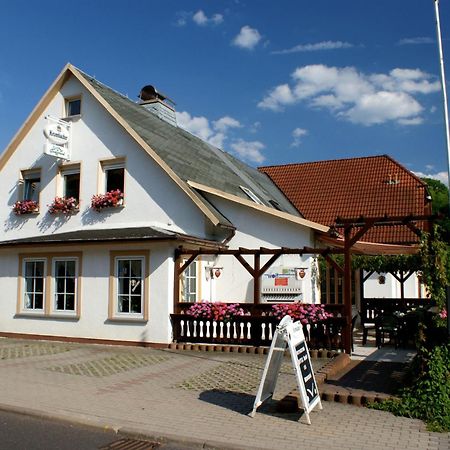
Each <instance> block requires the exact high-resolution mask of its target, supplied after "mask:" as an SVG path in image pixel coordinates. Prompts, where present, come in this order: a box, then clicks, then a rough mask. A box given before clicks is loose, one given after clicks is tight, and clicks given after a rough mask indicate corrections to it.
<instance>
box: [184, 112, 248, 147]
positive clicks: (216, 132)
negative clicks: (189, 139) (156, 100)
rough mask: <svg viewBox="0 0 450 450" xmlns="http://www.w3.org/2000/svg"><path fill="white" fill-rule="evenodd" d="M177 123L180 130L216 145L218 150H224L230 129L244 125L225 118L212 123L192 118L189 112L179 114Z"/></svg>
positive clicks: (202, 118) (201, 117) (203, 119)
mask: <svg viewBox="0 0 450 450" xmlns="http://www.w3.org/2000/svg"><path fill="white" fill-rule="evenodd" d="M177 122H178V126H179V127H180V128H184V129H185V130H186V131H189V133H192V134H195V135H196V136H198V137H199V138H200V139H203V140H204V141H206V142H208V143H209V144H211V145H214V146H215V147H218V148H223V146H224V143H225V141H226V140H227V139H228V137H229V136H228V135H227V132H228V131H229V130H230V128H240V127H241V126H242V125H241V124H240V122H239V121H238V120H236V119H234V118H233V117H230V116H224V117H221V118H220V119H219V120H216V121H213V122H212V125H211V124H210V121H209V120H208V119H207V118H206V117H203V116H199V117H195V116H191V115H190V114H189V113H188V112H186V111H183V112H177Z"/></svg>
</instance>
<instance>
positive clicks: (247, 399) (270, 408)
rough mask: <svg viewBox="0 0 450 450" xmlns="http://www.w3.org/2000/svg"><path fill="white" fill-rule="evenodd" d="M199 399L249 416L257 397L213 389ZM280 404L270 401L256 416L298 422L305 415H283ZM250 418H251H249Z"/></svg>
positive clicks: (295, 413)
mask: <svg viewBox="0 0 450 450" xmlns="http://www.w3.org/2000/svg"><path fill="white" fill-rule="evenodd" d="M199 399H200V400H202V401H204V402H207V403H211V404H212V405H216V406H220V407H222V408H226V409H229V410H231V411H235V412H237V413H240V414H242V415H245V416H248V415H249V414H250V412H251V411H252V410H253V404H254V402H255V396H254V395H249V394H246V393H244V392H234V391H225V390H220V389H211V390H208V391H203V392H201V393H200V395H199ZM277 407H278V402H277V401H275V400H272V399H270V400H268V401H266V402H265V403H264V404H263V405H261V406H260V407H259V408H258V410H257V412H256V414H266V415H269V416H275V417H282V418H283V419H287V420H291V421H293V422H298V421H299V419H300V417H301V416H302V415H303V411H301V410H300V411H296V412H289V413H283V412H280V411H278V408H277ZM249 418H250V417H249Z"/></svg>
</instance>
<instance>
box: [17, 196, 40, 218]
mask: <svg viewBox="0 0 450 450" xmlns="http://www.w3.org/2000/svg"><path fill="white" fill-rule="evenodd" d="M13 212H14V214H17V215H18V216H20V215H22V214H33V213H38V212H39V203H38V202H35V201H34V200H19V201H17V202H16V203H14V205H13Z"/></svg>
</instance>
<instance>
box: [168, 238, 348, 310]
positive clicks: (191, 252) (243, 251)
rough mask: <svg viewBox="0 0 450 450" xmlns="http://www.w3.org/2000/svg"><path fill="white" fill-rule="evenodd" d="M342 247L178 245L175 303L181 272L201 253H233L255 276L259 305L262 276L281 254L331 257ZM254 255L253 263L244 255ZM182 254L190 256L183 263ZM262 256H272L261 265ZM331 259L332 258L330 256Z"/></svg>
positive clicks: (254, 287) (253, 276)
mask: <svg viewBox="0 0 450 450" xmlns="http://www.w3.org/2000/svg"><path fill="white" fill-rule="evenodd" d="M342 253H343V251H342V249H339V248H330V247H327V248H312V247H301V248H288V247H281V248H276V249H271V248H264V247H261V248H258V249H249V248H242V247H240V248H239V249H237V250H230V249H227V248H217V249H211V248H198V249H189V248H185V247H183V246H180V247H178V248H177V249H176V250H175V286H174V303H175V305H176V304H178V303H179V300H180V290H179V283H178V280H179V279H180V276H181V274H182V273H183V272H184V271H185V270H186V269H187V268H188V267H189V265H190V264H191V263H192V262H193V261H194V260H195V259H196V258H197V257H198V256H200V255H231V256H234V257H235V258H236V259H237V260H238V261H239V262H240V263H241V265H242V266H243V267H244V268H245V270H247V272H248V273H249V274H250V275H251V276H252V278H253V303H254V304H255V305H258V304H259V303H260V297H261V276H262V275H263V274H264V273H265V272H266V271H267V270H268V269H269V267H270V266H271V265H272V264H273V263H274V262H275V261H276V260H277V259H278V258H279V257H280V256H281V255H300V256H303V255H308V254H309V255H322V256H324V257H325V258H329V255H330V254H342ZM249 255H250V256H253V265H251V264H250V263H248V262H247V261H246V260H245V259H244V256H249ZM182 256H189V258H188V259H187V260H186V261H185V262H184V263H182ZM261 256H270V258H269V260H268V261H267V262H265V263H264V265H263V266H261ZM330 259H331V258H330ZM332 261H333V260H332Z"/></svg>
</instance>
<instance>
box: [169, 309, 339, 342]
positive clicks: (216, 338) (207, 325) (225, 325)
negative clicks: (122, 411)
mask: <svg viewBox="0 0 450 450" xmlns="http://www.w3.org/2000/svg"><path fill="white" fill-rule="evenodd" d="M242 305H243V306H244V307H247V308H248V306H253V305H248V304H242ZM257 306H259V307H261V306H263V305H257ZM264 306H267V305H264ZM270 306H271V305H269V307H270ZM258 309H259V312H260V314H259V315H247V316H238V317H235V318H233V319H231V320H228V321H221V320H217V321H216V320H212V319H202V318H194V317H192V316H189V315H187V314H171V321H172V328H173V340H174V342H186V343H202V344H218V345H251V346H255V347H261V346H270V344H271V341H272V337H273V333H274V331H275V327H276V326H277V324H278V322H279V320H278V319H277V318H276V317H274V316H270V315H267V314H266V315H262V314H261V310H264V308H258ZM344 325H345V319H344V318H342V317H333V318H330V319H327V320H325V321H322V322H318V323H314V324H311V325H304V327H303V329H304V332H305V337H306V339H307V341H308V344H309V347H310V348H317V349H319V348H326V349H334V350H337V349H342V348H343V342H342V330H343V327H344Z"/></svg>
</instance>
